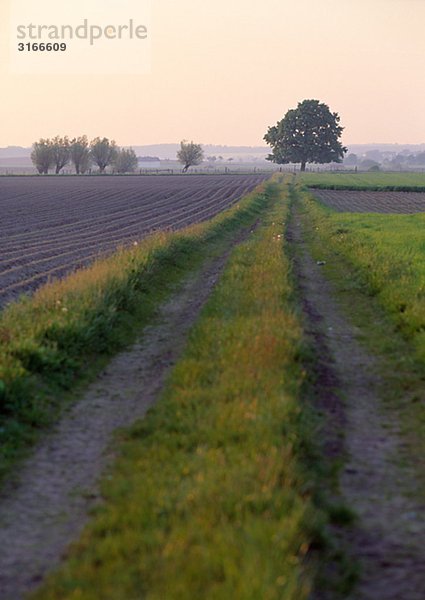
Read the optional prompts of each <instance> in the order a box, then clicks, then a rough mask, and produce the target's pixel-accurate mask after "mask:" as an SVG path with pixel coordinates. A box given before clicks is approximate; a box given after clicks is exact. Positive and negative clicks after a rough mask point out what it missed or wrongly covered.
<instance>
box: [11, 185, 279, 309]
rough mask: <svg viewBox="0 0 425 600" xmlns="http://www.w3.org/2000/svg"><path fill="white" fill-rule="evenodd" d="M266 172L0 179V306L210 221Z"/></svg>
mask: <svg viewBox="0 0 425 600" xmlns="http://www.w3.org/2000/svg"><path fill="white" fill-rule="evenodd" d="M267 177H268V176H267V175H260V174H253V175H226V176H220V175H207V176H188V177H182V176H174V177H173V176H157V177H93V178H90V177H82V178H77V177H69V178H68V177H63V178H62V177H51V178H42V177H40V178H38V177H14V178H4V179H1V180H0V306H4V305H5V304H6V303H8V302H10V301H13V300H14V299H16V298H17V297H18V296H19V295H20V294H22V293H24V292H25V293H26V292H32V291H34V290H35V289H36V288H37V287H39V286H40V285H42V284H43V283H45V282H46V281H48V280H49V279H52V278H58V277H62V276H64V275H66V274H68V273H70V272H72V271H74V270H75V269H77V268H80V267H82V266H86V265H88V264H89V263H90V262H91V261H93V260H94V259H95V258H97V257H99V256H103V255H106V254H108V253H111V252H113V251H114V250H115V249H116V248H117V246H120V245H130V244H131V243H134V242H135V241H137V240H139V239H141V238H142V237H144V236H145V235H147V234H148V233H149V232H152V231H154V230H158V229H164V228H172V229H179V228H182V227H184V226H186V225H190V224H192V223H196V222H199V221H203V220H205V219H209V218H211V217H212V216H214V215H216V214H217V213H219V212H220V211H222V210H224V209H225V208H227V207H229V206H231V205H232V204H234V203H235V202H236V201H237V200H238V199H240V198H241V197H242V196H243V195H244V194H246V193H248V192H250V191H251V190H252V189H254V188H255V187H256V186H257V185H258V184H260V183H261V182H262V181H264V180H265V179H266V178H267Z"/></svg>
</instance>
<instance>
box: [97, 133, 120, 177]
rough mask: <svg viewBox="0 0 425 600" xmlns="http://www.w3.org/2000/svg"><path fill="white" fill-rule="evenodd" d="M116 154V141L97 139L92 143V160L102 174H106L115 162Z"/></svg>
mask: <svg viewBox="0 0 425 600" xmlns="http://www.w3.org/2000/svg"><path fill="white" fill-rule="evenodd" d="M116 154H117V146H116V144H115V142H114V140H111V141H110V140H108V138H102V139H100V138H98V137H97V138H95V139H94V140H93V141H92V142H91V143H90V158H91V159H92V161H93V162H94V163H95V164H96V165H97V166H98V167H99V171H100V172H101V173H104V172H105V169H106V167H107V166H108V165H110V164H112V163H113V162H114V160H115V157H116Z"/></svg>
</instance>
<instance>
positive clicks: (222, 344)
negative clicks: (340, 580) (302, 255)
mask: <svg viewBox="0 0 425 600" xmlns="http://www.w3.org/2000/svg"><path fill="white" fill-rule="evenodd" d="M282 200H284V198H282ZM286 211H287V202H286V201H285V205H283V203H281V204H280V205H279V206H278V207H277V208H276V209H275V210H274V211H273V212H272V213H271V214H270V215H269V217H268V219H267V223H266V224H265V225H264V226H262V227H261V228H260V229H259V230H258V231H257V233H256V234H254V235H253V236H251V239H250V240H249V241H247V242H246V243H244V244H242V245H241V246H240V247H238V248H237V249H236V250H235V251H234V252H233V254H232V256H231V259H230V262H229V264H228V267H227V268H226V271H225V273H224V276H223V277H222V279H221V281H220V282H219V284H218V286H217V288H216V289H215V291H214V292H213V295H212V297H211V298H210V300H209V302H208V304H207V306H206V307H205V309H204V310H203V313H202V315H201V318H200V320H199V321H198V323H197V324H196V326H195V328H194V330H193V331H192V333H191V335H190V339H189V343H188V347H187V349H186V351H185V354H184V356H183V357H182V359H181V360H180V361H179V363H178V364H177V366H176V368H175V369H174V371H173V374H172V376H171V378H170V380H169V382H168V384H167V386H166V390H165V392H164V394H163V396H162V398H161V400H160V401H159V402H158V403H157V404H156V405H155V407H153V408H152V409H151V410H150V411H149V412H148V414H147V416H146V418H145V419H144V420H143V421H142V422H140V423H138V424H137V425H136V426H134V427H133V428H132V429H131V431H130V432H129V433H127V434H125V435H124V436H123V440H122V443H123V446H122V448H121V456H120V458H119V461H118V463H117V465H116V467H115V468H114V469H113V471H112V473H111V474H110V476H109V478H108V479H107V480H105V481H104V484H103V493H104V497H105V504H104V505H103V506H102V507H101V508H100V509H99V510H98V512H97V515H96V517H95V519H94V522H93V523H92V524H91V525H89V527H88V528H87V529H86V531H85V533H84V535H83V537H82V539H81V540H80V541H79V542H78V543H77V544H76V545H75V546H74V548H73V551H72V552H71V555H70V557H69V559H68V560H67V562H66V564H65V565H64V566H63V567H62V569H61V570H60V571H59V573H58V574H56V575H54V576H53V577H52V578H51V579H50V580H49V581H48V583H47V585H46V586H45V587H43V588H42V589H41V590H40V591H39V592H38V593H36V594H35V596H34V598H36V599H37V600H53V599H59V598H60V599H61V600H66V599H71V598H73V599H74V598H84V600H95V599H96V600H97V599H99V598H102V599H103V600H116V599H118V598H119V599H121V598H123V599H124V598H128V599H130V598H134V599H135V598H145V599H147V600H154V599H155V600H164V599H170V600H171V599H172V600H178V599H182V600H189V599H190V600H192V599H195V598H209V599H215V600H228V599H229V598H238V599H240V600H248V599H250V600H258V599H260V598H261V599H262V600H273V599H285V600H302V599H304V598H307V597H308V595H309V593H310V590H311V573H309V570H308V569H307V568H306V565H305V561H304V557H305V555H306V553H307V551H308V548H309V544H310V542H311V539H312V536H313V531H314V529H315V527H316V523H317V514H318V513H317V512H316V509H315V508H314V507H313V504H312V502H311V500H310V495H311V485H312V484H311V480H310V478H309V476H308V474H307V472H306V471H305V469H304V467H303V453H304V448H305V445H306V444H308V443H309V442H308V437H309V436H310V435H311V431H310V430H308V427H307V424H306V418H305V412H304V410H305V407H303V406H302V404H301V402H300V386H301V384H302V381H303V377H304V373H303V369H302V365H301V364H300V360H299V355H300V344H301V329H300V326H299V324H298V321H297V318H296V316H295V315H294V312H293V307H292V302H291V296H292V288H291V283H290V265H289V261H288V259H287V257H286V255H285V252H284V242H283V230H284V225H283V221H284V219H285V214H286Z"/></svg>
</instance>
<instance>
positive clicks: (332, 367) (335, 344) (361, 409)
mask: <svg viewBox="0 0 425 600" xmlns="http://www.w3.org/2000/svg"><path fill="white" fill-rule="evenodd" d="M289 238H290V241H291V242H292V244H293V247H294V255H295V257H296V258H295V271H296V275H297V278H298V281H299V287H300V291H301V294H302V296H303V298H304V310H305V314H306V321H307V323H308V329H309V331H310V336H311V337H312V339H313V340H314V344H315V345H316V351H317V354H318V369H317V373H318V376H319V377H318V383H317V390H316V394H317V396H318V402H319V406H320V408H321V409H322V410H324V411H325V413H326V415H327V424H325V426H324V436H325V438H326V444H325V446H326V448H327V450H328V451H330V452H331V453H332V454H333V455H334V454H337V453H338V452H339V453H340V455H341V456H344V455H345V457H346V460H345V463H344V468H343V471H342V473H341V476H340V491H341V496H342V499H343V501H344V503H345V504H346V505H347V506H348V507H351V508H352V509H354V511H355V512H356V514H357V516H358V519H357V521H356V525H355V527H354V528H352V530H351V533H350V535H349V539H348V540H347V541H348V546H349V552H350V554H351V555H352V558H353V560H355V561H358V562H359V566H360V569H361V575H360V580H359V582H358V585H357V586H356V588H355V589H354V591H353V592H352V594H351V595H350V596H349V598H350V600H423V598H425V552H424V548H423V541H424V539H425V519H424V511H423V508H424V507H423V506H421V505H420V503H419V502H418V499H417V496H418V494H417V490H416V488H415V474H414V472H413V469H410V468H409V467H408V466H405V465H406V464H407V465H408V462H407V461H408V457H407V456H405V450H404V447H405V445H404V444H403V439H402V437H401V434H400V430H399V416H398V414H396V413H394V412H391V411H390V409H389V408H388V407H387V406H385V407H384V406H383V402H382V399H381V398H379V392H378V389H379V382H380V379H379V376H378V375H377V372H378V369H377V366H378V358H377V357H373V356H370V354H368V352H367V351H366V350H365V349H364V347H363V346H362V345H361V344H360V343H359V341H358V336H359V333H360V331H359V330H358V329H357V328H356V327H354V326H353V325H352V324H350V322H349V320H348V319H347V317H346V316H345V315H344V314H343V312H342V310H341V307H340V306H339V305H338V302H337V300H336V296H335V292H334V290H333V287H332V285H331V284H330V283H329V281H328V280H326V279H325V276H324V273H323V268H324V267H323V266H320V265H318V264H317V263H316V262H315V261H313V260H312V258H311V256H310V255H309V253H308V250H307V248H306V244H305V242H304V240H303V236H302V229H301V222H300V219H299V216H298V215H297V213H296V212H295V215H294V217H293V219H292V224H291V227H290V231H289ZM362 333H363V334H364V332H362ZM342 433H343V435H344V437H343V438H342V437H341V434H342ZM400 465H403V466H400ZM320 597H321V598H323V597H324V596H322V595H321V596H320Z"/></svg>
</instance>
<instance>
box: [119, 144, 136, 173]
mask: <svg viewBox="0 0 425 600" xmlns="http://www.w3.org/2000/svg"><path fill="white" fill-rule="evenodd" d="M138 164H139V163H138V160H137V156H136V153H135V152H134V150H133V148H128V149H125V148H122V149H121V150H118V152H117V153H116V155H115V158H114V167H115V170H116V172H117V173H134V171H135V170H136V169H137V165H138Z"/></svg>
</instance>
